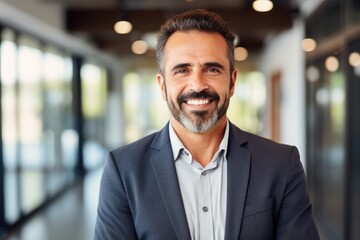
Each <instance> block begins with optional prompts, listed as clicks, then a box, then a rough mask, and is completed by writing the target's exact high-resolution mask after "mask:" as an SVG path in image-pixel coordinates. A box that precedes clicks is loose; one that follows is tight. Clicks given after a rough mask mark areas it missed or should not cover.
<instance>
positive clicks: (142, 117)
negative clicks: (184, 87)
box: [0, 0, 360, 240]
mask: <svg viewBox="0 0 360 240" xmlns="http://www.w3.org/2000/svg"><path fill="white" fill-rule="evenodd" d="M255 2H257V3H255ZM259 2H262V3H263V4H265V7H266V6H269V5H270V7H269V9H265V10H261V9H258V10H257V11H256V10H255V5H256V4H258V3H259ZM264 2H265V3H264ZM192 8H206V9H209V10H213V11H215V12H218V13H219V14H221V15H222V16H223V17H224V19H225V20H227V21H228V22H229V24H230V26H231V27H232V28H233V29H235V30H236V33H237V43H236V47H237V48H236V67H237V68H238V70H239V73H238V77H237V82H236V90H235V94H234V96H233V97H232V100H231V104H230V107H229V111H228V117H229V119H230V121H232V122H233V123H234V124H235V125H237V126H238V127H240V128H242V129H243V130H246V131H249V132H252V133H255V134H258V135H261V136H264V137H267V138H271V139H273V140H275V141H278V142H282V143H286V144H290V145H296V146H297V147H298V148H299V151H300V154H301V160H302V163H303V165H304V168H305V171H306V176H307V181H308V187H309V192H310V196H311V201H312V206H313V213H314V216H315V219H316V224H317V227H318V229H319V232H320V235H321V239H324V240H340V239H346V240H355V239H360V228H359V226H360V147H359V146H360V126H359V123H360V111H359V105H358V104H359V102H360V94H359V90H360V2H359V1H358V0H292V1H287V0H272V1H270V0H262V1H260V0H236V1H235V0H223V1H220V2H219V1H206V0H178V1H175V0H171V1H168V0H154V1H151V0H143V1H131V0H118V1H116V0H102V1H99V0H78V1H70V0H27V1H25V0H1V1H0V82H1V85H0V96H1V97H0V136H1V144H0V239H10V240H17V239H19V240H27V239H36V240H41V239H76V240H82V239H84V240H85V239H92V237H93V233H92V232H93V228H94V224H95V218H96V205H97V197H98V187H99V181H100V177H101V170H102V167H103V166H104V161H105V156H106V154H107V152H108V151H109V150H112V149H114V148H116V147H118V146H121V145H124V144H126V143H129V142H132V141H134V140H136V139H139V138H141V137H142V136H145V135H147V134H149V133H152V132H154V131H157V130H159V129H161V128H162V127H163V126H164V124H166V122H167V121H168V119H169V113H168V110H167V105H166V103H165V102H164V101H163V100H162V99H161V94H160V90H159V88H158V86H157V82H156V78H155V76H156V73H157V66H156V61H155V50H154V46H155V44H156V31H157V30H158V28H159V27H160V25H161V23H162V22H164V21H165V19H166V18H167V17H170V16H172V15H173V14H175V13H178V12H181V11H183V10H187V9H192ZM259 11H260V12H259ZM120 20H121V21H123V20H127V21H129V22H130V23H132V29H130V32H128V33H126V32H121V31H122V30H123V26H122V27H120V29H116V28H114V24H115V23H116V22H117V21H120ZM115 30H116V31H118V32H115Z"/></svg>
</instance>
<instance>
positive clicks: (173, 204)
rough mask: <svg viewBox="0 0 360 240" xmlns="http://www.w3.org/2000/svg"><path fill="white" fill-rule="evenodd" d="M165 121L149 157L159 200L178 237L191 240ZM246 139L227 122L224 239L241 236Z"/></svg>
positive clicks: (247, 157)
mask: <svg viewBox="0 0 360 240" xmlns="http://www.w3.org/2000/svg"><path fill="white" fill-rule="evenodd" d="M168 124H169V123H168ZM168 124H167V125H166V126H165V127H164V128H163V129H162V130H161V131H160V132H159V133H158V134H157V135H156V137H155V139H154V141H153V143H152V145H151V147H152V148H153V149H155V150H157V152H156V153H155V154H154V155H153V156H152V157H151V159H150V161H151V164H152V168H153V171H154V173H155V177H156V181H157V185H158V187H159V189H160V192H161V197H162V200H163V202H164V204H165V207H166V210H167V212H168V215H169V218H170V221H171V223H172V225H173V227H174V230H175V232H176V235H177V237H178V239H189V240H190V239H191V237H190V231H189V228H188V225H187V219H186V214H185V209H184V204H183V201H182V197H181V192H180V186H179V183H178V179H177V177H176V169H175V164H174V161H173V157H172V156H173V154H172V148H171V144H170V138H169V126H168ZM247 142H248V140H247V133H246V132H243V131H241V130H240V129H238V128H237V127H236V126H234V125H233V124H231V123H230V131H229V143H228V151H227V160H228V164H227V168H228V182H227V188H228V191H227V210H226V226H225V240H233V239H239V237H240V230H241V225H242V217H243V213H244V207H245V200H246V194H247V187H248V181H249V174H250V159H251V153H250V152H249V151H248V150H247V149H246V146H247Z"/></svg>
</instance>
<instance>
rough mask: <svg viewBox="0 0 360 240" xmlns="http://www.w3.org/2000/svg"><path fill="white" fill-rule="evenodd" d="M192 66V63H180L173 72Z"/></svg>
mask: <svg viewBox="0 0 360 240" xmlns="http://www.w3.org/2000/svg"><path fill="white" fill-rule="evenodd" d="M190 66H191V64H190V63H179V64H176V65H175V66H174V67H173V68H172V69H171V71H172V72H173V71H175V70H176V69H179V68H187V67H190Z"/></svg>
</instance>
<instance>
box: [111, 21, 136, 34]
mask: <svg viewBox="0 0 360 240" xmlns="http://www.w3.org/2000/svg"><path fill="white" fill-rule="evenodd" d="M114 30H115V32H117V33H118V34H127V33H129V32H131V30H132V24H131V23H130V22H128V21H118V22H117V23H115V25H114Z"/></svg>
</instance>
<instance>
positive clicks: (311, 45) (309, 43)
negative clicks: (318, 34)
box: [301, 38, 316, 52]
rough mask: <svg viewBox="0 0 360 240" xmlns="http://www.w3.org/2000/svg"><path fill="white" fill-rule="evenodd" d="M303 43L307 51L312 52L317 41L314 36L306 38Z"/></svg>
mask: <svg viewBox="0 0 360 240" xmlns="http://www.w3.org/2000/svg"><path fill="white" fill-rule="evenodd" d="M301 45H302V48H303V50H304V51H305V52H312V51H314V50H315V48H316V41H315V40H314V39H312V38H305V39H304V40H302V42H301Z"/></svg>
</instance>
